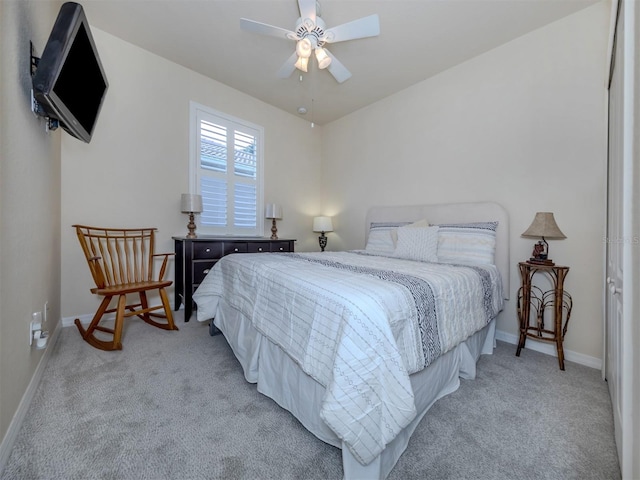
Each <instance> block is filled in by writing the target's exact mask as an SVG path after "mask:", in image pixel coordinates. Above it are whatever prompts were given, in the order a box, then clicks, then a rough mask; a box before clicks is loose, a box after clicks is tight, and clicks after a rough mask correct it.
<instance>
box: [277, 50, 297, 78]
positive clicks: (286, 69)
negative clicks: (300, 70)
mask: <svg viewBox="0 0 640 480" xmlns="http://www.w3.org/2000/svg"><path fill="white" fill-rule="evenodd" d="M297 60H298V54H297V53H296V52H293V55H291V56H290V57H289V58H288V59H287V61H286V62H284V63H283V64H282V66H281V67H280V70H278V78H289V77H290V76H291V74H292V73H293V71H294V70H295V69H296V61H297Z"/></svg>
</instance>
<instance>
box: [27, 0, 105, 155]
mask: <svg viewBox="0 0 640 480" xmlns="http://www.w3.org/2000/svg"><path fill="white" fill-rule="evenodd" d="M32 84H33V94H34V97H35V100H36V101H37V102H38V103H39V105H40V107H41V109H42V110H43V111H44V115H45V116H48V117H50V118H53V119H56V120H58V121H59V122H60V125H61V126H62V128H64V129H65V130H66V131H67V132H68V133H69V134H71V135H73V136H74V137H76V138H78V139H80V140H82V141H84V142H86V143H89V141H90V140H91V137H92V135H93V131H94V128H95V126H96V121H97V119H98V115H99V113H100V109H101V107H102V103H103V101H104V97H105V94H106V92H107V88H108V86H109V83H108V82H107V77H106V75H105V73H104V69H103V67H102V63H101V62H100V57H99V56H98V50H97V49H96V45H95V43H94V41H93V37H92V36H91V30H90V29H89V22H88V21H87V17H86V15H85V13H84V9H83V8H82V5H80V4H78V3H74V2H67V3H64V4H63V5H62V7H61V8H60V12H59V13H58V17H57V19H56V22H55V24H54V25H53V29H52V31H51V35H50V36H49V40H48V41H47V44H46V46H45V48H44V51H43V52H42V55H41V57H40V60H39V61H38V64H37V67H36V70H35V74H34V75H33V78H32Z"/></svg>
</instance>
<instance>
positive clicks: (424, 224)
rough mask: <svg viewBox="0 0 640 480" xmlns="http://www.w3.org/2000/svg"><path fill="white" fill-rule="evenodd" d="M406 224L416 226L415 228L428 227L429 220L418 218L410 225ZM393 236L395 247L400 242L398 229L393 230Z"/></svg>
mask: <svg viewBox="0 0 640 480" xmlns="http://www.w3.org/2000/svg"><path fill="white" fill-rule="evenodd" d="M406 226H407V227H415V228H422V227H428V226H429V222H428V221H427V220H418V221H417V222H413V223H410V224H409V225H406ZM391 238H392V239H393V246H394V248H395V247H396V245H397V244H398V229H395V230H391Z"/></svg>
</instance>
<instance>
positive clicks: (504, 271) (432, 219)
mask: <svg viewBox="0 0 640 480" xmlns="http://www.w3.org/2000/svg"><path fill="white" fill-rule="evenodd" d="M422 219H426V220H427V221H428V222H429V223H468V222H493V221H497V222H498V228H497V229H496V254H495V264H496V266H497V267H498V270H500V274H501V275H502V283H503V294H504V298H505V299H508V298H509V292H510V291H511V288H510V275H509V271H510V264H509V216H508V214H507V211H506V210H505V209H504V208H503V207H502V206H501V205H499V204H497V203H494V202H474V203H442V204H435V205H406V206H392V207H371V208H370V209H369V211H368V212H367V216H366V223H365V240H366V236H367V235H368V234H369V227H370V226H371V222H415V221H417V220H422Z"/></svg>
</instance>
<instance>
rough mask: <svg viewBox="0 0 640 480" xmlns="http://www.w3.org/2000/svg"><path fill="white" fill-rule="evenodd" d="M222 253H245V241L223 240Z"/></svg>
mask: <svg viewBox="0 0 640 480" xmlns="http://www.w3.org/2000/svg"><path fill="white" fill-rule="evenodd" d="M223 245H224V246H223V254H224V255H229V254H231V253H247V252H248V250H247V242H224V244H223Z"/></svg>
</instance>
